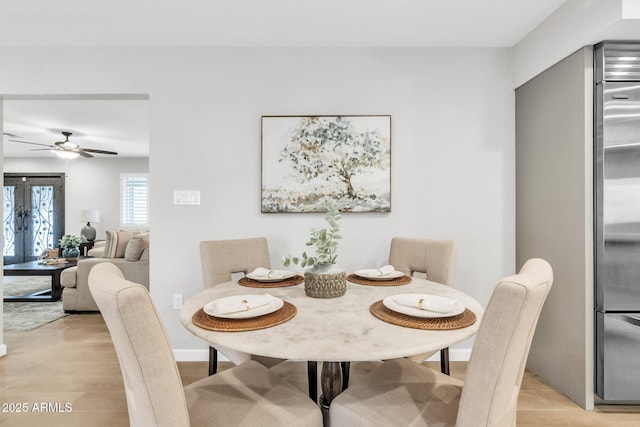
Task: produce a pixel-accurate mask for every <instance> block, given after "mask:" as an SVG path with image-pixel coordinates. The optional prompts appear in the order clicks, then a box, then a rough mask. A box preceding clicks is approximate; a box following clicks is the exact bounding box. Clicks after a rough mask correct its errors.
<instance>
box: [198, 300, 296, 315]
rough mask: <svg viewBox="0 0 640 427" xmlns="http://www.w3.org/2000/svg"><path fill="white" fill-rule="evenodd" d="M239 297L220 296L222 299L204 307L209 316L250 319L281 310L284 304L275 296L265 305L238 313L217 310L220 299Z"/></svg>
mask: <svg viewBox="0 0 640 427" xmlns="http://www.w3.org/2000/svg"><path fill="white" fill-rule="evenodd" d="M238 298H239V297H238V296H237V295H236V296H232V297H226V298H220V299H217V300H214V301H211V302H210V303H208V304H207V305H205V306H204V307H203V308H202V309H203V310H204V312H205V313H207V314H208V315H209V316H214V317H221V318H224V319H250V318H252V317H258V316H264V315H265V314H269V313H273V312H274V311H276V310H280V309H281V308H282V306H283V305H284V301H283V300H281V299H280V298H278V297H273V301H271V302H270V303H269V304H265V305H263V306H260V307H256V308H253V309H251V310H248V311H239V312H236V313H226V314H221V313H218V312H217V311H216V310H215V304H216V303H218V302H220V301H224V300H226V299H238ZM240 298H241V297H240Z"/></svg>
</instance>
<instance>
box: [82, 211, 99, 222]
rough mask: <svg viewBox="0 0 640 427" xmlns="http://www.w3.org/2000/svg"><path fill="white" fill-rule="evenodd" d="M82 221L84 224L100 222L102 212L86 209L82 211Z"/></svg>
mask: <svg viewBox="0 0 640 427" xmlns="http://www.w3.org/2000/svg"><path fill="white" fill-rule="evenodd" d="M80 220H81V221H82V222H85V221H86V222H100V211H98V210H95V209H86V210H82V211H80Z"/></svg>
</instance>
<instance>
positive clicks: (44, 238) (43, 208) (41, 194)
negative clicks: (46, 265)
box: [3, 173, 64, 265]
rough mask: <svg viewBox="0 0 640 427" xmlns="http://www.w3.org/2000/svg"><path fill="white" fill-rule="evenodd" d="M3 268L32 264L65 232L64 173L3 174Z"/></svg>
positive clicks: (56, 242)
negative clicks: (30, 262) (22, 263)
mask: <svg viewBox="0 0 640 427" xmlns="http://www.w3.org/2000/svg"><path fill="white" fill-rule="evenodd" d="M3 194H4V197H3V228H4V246H3V255H4V265H7V264H16V263H21V262H27V261H33V260H35V259H37V258H38V257H39V256H40V255H41V254H42V252H43V251H44V250H45V249H47V248H55V247H57V246H58V240H59V239H60V237H62V233H63V231H64V174H16V173H5V174H4V193H3Z"/></svg>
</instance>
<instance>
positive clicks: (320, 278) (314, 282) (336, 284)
mask: <svg viewBox="0 0 640 427" xmlns="http://www.w3.org/2000/svg"><path fill="white" fill-rule="evenodd" d="M324 218H325V220H326V221H327V224H328V225H329V227H328V228H320V229H316V228H312V229H311V232H310V235H309V241H308V242H307V243H306V245H307V246H315V254H314V255H309V254H307V252H306V251H305V252H303V253H302V256H301V257H294V256H286V257H284V258H283V259H282V264H283V265H284V266H285V267H288V266H289V265H291V263H293V264H296V265H297V264H298V263H299V264H300V266H301V267H311V268H310V269H308V270H307V271H306V272H305V273H304V289H305V292H306V293H307V295H309V296H311V297H315V298H334V297H339V296H342V295H344V293H345V292H346V290H347V279H346V273H345V271H344V270H341V269H338V268H335V264H336V258H337V257H338V254H337V251H338V242H337V240H339V239H341V238H342V236H341V235H340V234H339V232H340V226H339V225H338V220H339V219H340V212H339V210H338V208H337V206H336V205H335V204H334V203H330V204H328V205H327V213H326V215H325V217H324Z"/></svg>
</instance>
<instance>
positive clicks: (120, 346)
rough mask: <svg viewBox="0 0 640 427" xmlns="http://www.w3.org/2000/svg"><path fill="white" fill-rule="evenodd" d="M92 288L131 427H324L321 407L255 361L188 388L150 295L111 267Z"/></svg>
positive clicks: (93, 279) (94, 278)
mask: <svg viewBox="0 0 640 427" xmlns="http://www.w3.org/2000/svg"><path fill="white" fill-rule="evenodd" d="M89 288H90V290H91V293H92V295H93V298H94V299H95V301H96V303H97V304H98V307H99V308H100V312H101V313H102V316H103V317H104V320H105V322H106V324H107V327H108V328H109V332H110V333H111V338H112V340H113V344H114V346H115V349H116V353H117V355H118V361H119V362H120V368H121V370H122V376H123V379H124V385H125V391H126V397H127V407H128V410H129V421H130V424H131V426H133V427H139V426H145V427H146V426H167V427H183V426H184V427H186V426H190V425H192V426H216V425H218V426H225V427H226V426H255V425H261V426H267V425H268V426H278V427H279V426H284V425H290V426H294V425H295V426H300V425H304V426H320V425H322V414H321V412H320V409H319V408H318V407H317V405H315V404H314V403H313V402H311V401H310V400H309V399H308V398H307V396H306V395H305V394H303V393H301V392H300V391H298V390H296V389H295V388H294V387H293V386H292V385H290V384H289V383H287V382H286V381H285V380H283V379H282V378H280V377H279V376H277V375H276V374H274V373H273V372H271V371H269V369H268V368H266V367H264V366H262V365H260V364H259V363H257V362H254V361H249V362H247V363H245V364H242V365H239V366H235V367H233V368H231V369H228V370H225V371H223V372H221V373H219V374H217V375H213V376H208V377H205V378H204V379H201V380H199V381H196V382H194V383H192V384H190V385H188V386H186V387H184V388H183V386H182V381H181V379H180V373H179V372H178V367H177V365H176V362H175V359H174V356H173V352H172V349H171V345H170V343H169V338H168V336H167V333H166V331H165V329H164V326H163V325H162V322H161V320H160V316H159V314H158V312H157V310H156V308H155V305H154V304H153V301H152V300H151V297H150V295H149V292H148V291H147V289H146V288H145V287H144V286H142V285H138V284H135V283H132V282H129V281H127V280H125V279H124V277H123V275H122V273H121V272H120V270H119V269H118V268H117V267H116V266H115V265H113V264H111V263H102V264H99V265H96V266H95V267H94V268H93V269H92V270H91V273H90V275H89Z"/></svg>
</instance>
